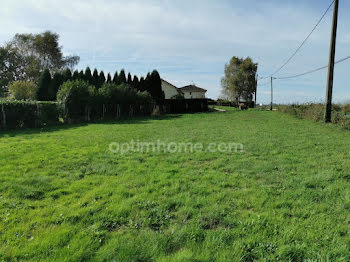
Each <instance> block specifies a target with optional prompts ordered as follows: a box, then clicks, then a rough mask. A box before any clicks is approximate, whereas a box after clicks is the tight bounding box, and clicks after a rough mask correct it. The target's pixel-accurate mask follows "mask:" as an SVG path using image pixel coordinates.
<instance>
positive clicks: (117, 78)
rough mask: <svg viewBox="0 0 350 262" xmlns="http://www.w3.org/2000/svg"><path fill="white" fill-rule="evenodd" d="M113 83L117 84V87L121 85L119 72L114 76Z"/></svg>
mask: <svg viewBox="0 0 350 262" xmlns="http://www.w3.org/2000/svg"><path fill="white" fill-rule="evenodd" d="M113 83H114V84H117V85H119V84H120V81H119V75H118V72H115V74H114V76H113Z"/></svg>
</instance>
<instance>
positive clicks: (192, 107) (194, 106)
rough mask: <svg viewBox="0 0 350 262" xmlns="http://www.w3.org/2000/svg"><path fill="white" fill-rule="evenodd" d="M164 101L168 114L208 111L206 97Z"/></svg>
mask: <svg viewBox="0 0 350 262" xmlns="http://www.w3.org/2000/svg"><path fill="white" fill-rule="evenodd" d="M165 103H166V111H167V113H170V114H181V113H196V112H206V111H208V99H168V100H166V102H165Z"/></svg>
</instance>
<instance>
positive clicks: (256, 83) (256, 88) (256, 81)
mask: <svg viewBox="0 0 350 262" xmlns="http://www.w3.org/2000/svg"><path fill="white" fill-rule="evenodd" d="M258 77H259V76H258V75H256V78H255V94H254V107H255V108H256V92H257V91H258Z"/></svg>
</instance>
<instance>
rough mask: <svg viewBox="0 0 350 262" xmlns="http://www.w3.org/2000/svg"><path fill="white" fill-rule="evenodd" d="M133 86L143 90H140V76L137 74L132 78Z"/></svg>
mask: <svg viewBox="0 0 350 262" xmlns="http://www.w3.org/2000/svg"><path fill="white" fill-rule="evenodd" d="M131 86H132V87H133V88H135V89H136V90H139V91H141V90H140V82H139V78H138V77H137V76H136V75H135V76H134V79H133V80H132V84H131Z"/></svg>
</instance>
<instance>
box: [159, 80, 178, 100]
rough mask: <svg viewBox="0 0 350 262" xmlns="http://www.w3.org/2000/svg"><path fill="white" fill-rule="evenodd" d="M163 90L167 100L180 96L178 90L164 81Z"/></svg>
mask: <svg viewBox="0 0 350 262" xmlns="http://www.w3.org/2000/svg"><path fill="white" fill-rule="evenodd" d="M162 90H163V92H164V94H165V99H171V98H172V97H173V96H176V95H177V94H178V91H177V89H176V88H175V87H174V86H172V85H170V84H169V83H167V82H165V81H163V80H162Z"/></svg>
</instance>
